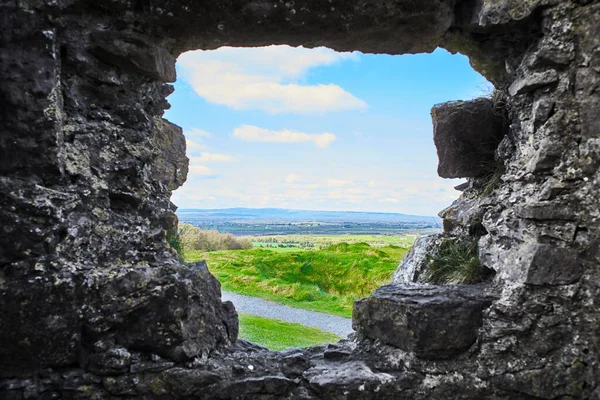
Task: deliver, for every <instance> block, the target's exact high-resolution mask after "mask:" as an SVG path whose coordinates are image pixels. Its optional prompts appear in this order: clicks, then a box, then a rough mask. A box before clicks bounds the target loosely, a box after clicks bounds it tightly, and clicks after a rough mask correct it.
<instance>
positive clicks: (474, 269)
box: [421, 239, 490, 284]
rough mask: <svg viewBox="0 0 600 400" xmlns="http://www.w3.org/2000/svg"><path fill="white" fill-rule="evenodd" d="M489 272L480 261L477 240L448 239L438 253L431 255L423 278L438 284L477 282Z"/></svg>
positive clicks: (424, 280)
mask: <svg viewBox="0 0 600 400" xmlns="http://www.w3.org/2000/svg"><path fill="white" fill-rule="evenodd" d="M489 272H490V271H489V270H488V269H487V268H485V267H483V266H482V265H481V264H480V263H479V255H478V254H477V242H472V241H466V240H463V241H458V240H453V239H447V240H445V241H444V242H443V243H442V244H441V246H440V248H439V250H438V251H437V253H436V254H435V255H431V256H430V260H429V266H428V267H427V269H425V271H423V274H422V275H421V280H422V281H423V282H428V283H437V284H459V283H477V282H481V281H483V280H484V279H485V278H486V276H487V275H488V274H489Z"/></svg>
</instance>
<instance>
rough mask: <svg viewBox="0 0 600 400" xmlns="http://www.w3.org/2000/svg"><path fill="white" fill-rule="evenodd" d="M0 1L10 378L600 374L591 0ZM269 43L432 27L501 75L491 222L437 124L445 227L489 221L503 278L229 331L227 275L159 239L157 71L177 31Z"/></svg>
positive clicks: (151, 386) (161, 393) (395, 389)
mask: <svg viewBox="0 0 600 400" xmlns="http://www.w3.org/2000/svg"><path fill="white" fill-rule="evenodd" d="M0 10H2V11H1V12H0V26H2V29H0V81H1V82H2V84H1V85H0V99H1V101H0V160H1V162H0V205H1V206H0V230H1V232H0V233H1V234H2V238H4V239H5V240H3V241H1V244H0V343H1V345H0V398H2V399H4V398H6V399H19V400H22V399H25V398H36V399H50V398H65V399H81V400H84V399H85V400H90V399H98V400H100V399H102V400H104V399H110V398H114V397H122V398H130V399H136V398H139V399H153V398H160V399H178V398H183V399H186V398H187V399H189V398H203V399H219V398H221V399H232V398H233V399H235V398H239V399H252V400H253V399H260V400H267V399H269V400H275V399H306V400H309V399H310V400H315V399H332V400H338V399H340V400H341V399H372V398H377V399H390V400H391V399H398V398H407V399H416V400H424V399H449V398H460V399H484V398H485V399H507V398H582V399H583V398H598V397H599V394H598V387H600V381H599V379H600V377H599V375H598V373H597V371H598V370H600V361H599V360H600V355H599V351H600V350H599V346H598V337H600V327H599V325H598V321H599V320H600V311H599V308H598V301H597V299H598V298H600V284H599V283H598V282H600V279H599V278H598V275H599V269H598V265H600V251H599V249H600V239H599V238H600V228H599V227H600V217H599V215H600V211H599V207H600V206H599V203H598V186H599V185H600V172H599V171H600V156H599V154H600V146H599V143H600V142H599V141H598V139H597V136H598V132H599V131H600V125H599V124H600V122H599V121H600V119H599V118H598V115H600V110H599V107H600V101H599V97H600V94H599V91H598V85H599V83H600V74H598V71H600V51H599V50H598V49H600V43H599V41H598V40H599V39H598V38H599V37H600V32H599V30H600V22H599V21H600V7H599V5H598V2H597V1H588V0H578V1H558V0H531V1H530V0H528V1H513V0H477V1H458V2H457V1H454V0H426V1H423V0H398V1H393V2H390V1H385V2H377V1H356V0H349V1H338V0H332V1H330V2H324V1H321V0H295V1H284V2H281V1H279V2H278V1H271V0H265V1H235V2H223V1H218V0H206V1H202V2H198V1H191V0H181V1H178V2H173V1H165V0H153V1H152V2H148V1H137V2H133V1H112V0H97V1H94V2H85V1H81V0H55V1H42V0H28V1H6V0H5V1H1V0H0ZM283 43H285V44H289V45H293V46H298V45H302V46H305V47H309V48H310V47H316V46H327V47H329V48H332V49H336V50H359V51H363V52H366V53H388V54H400V53H413V52H415V53H417V52H428V51H432V50H434V49H435V48H436V47H443V48H446V49H448V50H449V51H451V52H460V53H462V54H465V55H467V56H468V57H469V61H470V62H471V65H472V66H473V68H475V69H476V70H477V71H479V72H481V73H482V74H483V75H484V77H485V78H486V79H488V80H489V81H490V82H492V83H493V84H494V85H495V87H496V88H497V89H498V91H497V92H496V95H495V96H494V97H495V98H496V101H497V105H502V109H505V110H506V112H505V113H503V115H502V118H503V120H504V121H505V122H506V125H507V127H508V129H507V130H506V131H507V134H506V135H505V136H504V138H503V139H502V140H501V142H500V145H498V147H497V148H496V149H493V148H492V147H493V146H491V145H490V147H489V148H487V147H486V150H485V151H484V152H480V151H477V152H475V153H476V154H478V157H481V160H484V161H485V165H486V167H487V166H489V165H491V162H492V161H494V162H499V163H501V165H502V166H504V167H505V171H504V173H503V175H502V180H501V181H500V182H499V184H498V187H497V188H496V189H495V190H493V191H492V193H490V194H488V195H486V196H485V197H484V198H481V199H480V200H481V201H480V202H479V203H480V206H481V212H482V225H483V227H484V228H485V232H487V233H485V232H483V231H481V232H479V233H476V232H474V231H471V229H468V227H469V226H471V224H470V222H469V221H476V220H477V218H478V217H479V211H478V212H477V213H474V214H473V215H474V216H475V215H476V216H477V218H470V217H468V218H467V217H466V216H467V214H469V213H468V212H467V211H468V209H469V207H468V206H467V205H468V204H469V203H470V202H473V203H476V202H477V201H475V200H476V199H478V198H480V193H479V192H478V190H479V189H478V188H479V187H480V184H481V182H482V181H483V178H484V176H485V175H487V172H486V173H483V172H482V171H480V170H477V171H474V170H473V168H474V167H478V166H480V165H479V163H480V161H481V160H480V159H474V158H473V157H471V159H468V158H467V157H465V152H464V151H459V150H460V149H458V148H457V147H453V146H454V145H453V144H452V143H451V141H450V139H451V138H453V137H455V136H457V135H458V136H460V135H461V134H462V133H461V132H457V131H456V130H454V131H453V130H451V129H450V130H448V131H447V133H448V136H447V137H446V139H448V140H447V141H446V143H445V147H443V148H445V149H454V150H452V151H455V153H454V155H455V156H456V163H457V164H456V165H461V166H462V165H466V167H469V168H470V169H469V170H468V171H467V173H468V175H465V176H467V177H468V178H469V182H468V184H467V185H466V187H464V188H463V192H462V194H461V196H462V197H463V199H464V201H461V202H459V203H460V204H456V205H455V207H454V208H452V210H453V211H452V212H455V213H456V214H457V215H459V214H460V215H462V214H465V218H463V217H462V216H461V217H454V216H449V217H448V221H450V222H451V226H447V227H446V228H447V229H449V230H451V231H452V232H453V233H454V234H456V235H459V236H460V238H461V239H469V240H471V239H474V238H476V237H478V236H479V235H480V234H483V236H481V237H480V238H479V250H480V258H481V260H482V262H484V264H485V265H486V266H488V267H489V268H492V269H494V270H495V271H497V275H496V277H495V282H494V283H495V285H496V286H497V288H498V293H499V296H500V297H499V298H498V299H497V300H493V299H492V300H490V303H491V304H490V305H489V307H487V308H486V309H485V310H484V311H482V312H478V311H477V309H478V307H477V306H476V305H477V304H481V303H482V302H483V303H485V302H486V301H487V300H485V299H483V300H481V301H480V300H478V299H479V298H478V297H476V298H475V299H472V298H470V297H468V296H467V295H466V294H465V293H464V292H465V291H466V290H467V289H463V288H461V287H458V288H433V289H431V290H433V291H434V292H435V291H438V295H435V296H433V297H436V298H439V299H440V304H441V305H440V307H439V309H438V308H436V307H437V306H434V304H435V302H434V301H433V300H432V299H431V298H430V297H427V296H425V295H414V296H413V295H411V296H409V295H407V294H403V295H399V294H397V295H394V296H392V295H389V296H387V297H386V296H385V295H384V294H385V293H384V292H385V290H386V289H383V290H382V292H381V293H383V294H381V293H380V294H378V295H375V296H374V297H373V298H371V299H367V300H363V301H361V302H360V303H359V305H358V306H357V308H358V309H359V311H360V310H362V311H360V312H359V314H358V315H359V317H360V318H359V319H358V320H357V321H355V322H356V323H358V324H359V325H361V327H362V328H361V329H362V333H360V334H355V335H352V337H351V338H350V339H349V340H345V341H342V342H340V343H338V344H336V345H335V346H316V347H312V348H307V349H297V350H293V351H290V352H282V353H279V352H270V351H267V350H266V349H264V348H260V347H258V346H252V345H249V344H248V343H239V344H234V343H233V342H234V341H235V338H236V337H237V329H238V325H237V319H236V316H235V312H234V310H233V308H232V306H231V304H228V303H226V304H223V303H222V302H221V300H220V296H219V289H218V284H217V282H216V281H215V280H214V278H212V277H211V276H210V274H208V273H207V271H205V270H204V269H203V267H202V266H201V265H192V266H185V265H183V264H182V263H181V262H180V261H179V260H178V259H177V258H176V255H175V254H174V251H173V250H172V249H171V248H170V247H169V246H168V244H167V241H166V238H165V232H166V231H167V230H172V229H173V228H174V227H175V226H176V223H177V219H176V216H175V215H174V210H175V209H176V206H175V205H173V204H172V203H171V202H170V197H171V193H172V191H173V190H174V189H175V188H177V186H178V185H181V184H182V183H183V182H184V181H185V178H186V176H185V175H186V168H187V162H188V161H187V160H186V158H185V154H184V153H185V148H184V138H183V137H182V132H181V130H180V129H179V128H177V127H176V126H174V125H172V124H170V123H168V122H166V121H164V120H163V119H162V116H163V113H164V110H165V109H167V108H169V104H168V102H167V100H166V97H167V96H168V95H169V94H170V93H172V91H173V87H171V86H169V85H167V84H165V81H171V80H173V79H174V77H175V76H174V72H175V70H174V60H175V58H176V57H177V56H179V55H180V54H181V53H182V52H183V51H187V50H196V49H205V50H207V49H213V48H218V47H221V46H225V45H229V46H264V45H271V44H283ZM453 84H454V83H453ZM507 88H510V90H509V93H508V94H504V95H501V96H497V94H498V93H500V94H502V93H504V92H506V91H507ZM517 93H518V94H527V95H523V96H520V95H516V96H513V94H517ZM498 97H499V98H498ZM465 104H473V103H464V104H463V106H465ZM550 104H552V106H549V105H550ZM465 107H466V106H465ZM456 108H460V107H459V106H456ZM463 108H464V107H463ZM462 115H463V117H462V119H464V121H459V122H465V123H467V122H469V123H471V122H473V121H469V120H468V116H469V115H467V114H462ZM459 119H460V118H459ZM473 119H474V120H475V121H474V122H473V124H472V126H476V125H477V124H483V125H484V128H485V130H480V131H481V132H484V131H486V132H487V129H488V128H489V127H490V126H491V125H489V124H488V125H485V122H484V121H482V114H481V113H478V115H475V116H473ZM449 126H454V127H457V126H460V125H449ZM461 129H462V128H461ZM481 132H479V133H477V135H474V136H472V137H470V139H469V140H471V139H475V140H477V139H480V138H481V135H480V133H481ZM453 135H454V136H453ZM387 150H388V151H394V149H387ZM478 150H480V149H478ZM484 153H485V155H484ZM461 157H462V158H461ZM463 161H464V162H465V163H464V164H463ZM499 165H500V164H499ZM466 167H465V168H466ZM463 172H464V171H463ZM474 172H476V173H477V174H480V173H482V174H483V175H477V177H473V176H472V175H474ZM460 175H462V173H461V174H460ZM461 204H464V205H461ZM463 207H464V208H463ZM560 207H562V208H564V211H563V210H560V209H559V208H560ZM473 210H475V208H473ZM446 233H448V232H446ZM422 245H424V244H423V243H421V242H419V243H417V244H416V247H415V250H414V251H413V255H412V256H411V257H413V258H419V257H415V254H418V253H420V252H421V253H422V249H420V248H421V246H422ZM420 259H425V258H423V257H421V258H420ZM412 271H413V272H414V270H412ZM408 275H410V276H409V277H408V278H407V279H405V278H402V279H403V280H404V279H405V280H407V281H413V280H414V279H415V274H413V273H412V272H411V273H409V274H408ZM471 289H472V290H476V288H471ZM407 290H408V289H407ZM420 290H424V289H420ZM439 291H444V292H443V293H439ZM445 291H448V293H446V292H445ZM451 292H455V293H462V294H463V295H464V298H463V297H461V296H458V295H457V294H451ZM410 293H413V294H414V292H410ZM419 296H421V297H419ZM378 297H380V298H379V299H378ZM415 298H417V299H420V300H419V301H415ZM442 300H443V301H442ZM448 304H453V306H452V307H451V308H450V306H448ZM486 304H487V303H486ZM442 305H446V306H448V308H444V306H442ZM421 306H422V307H421ZM361 307H362V309H361ZM471 307H472V308H471ZM471 309H472V310H473V313H472V314H469V311H468V310H471ZM365 310H368V312H366V311H365ZM426 310H429V311H428V312H426ZM436 310H438V311H439V310H443V311H442V312H441V314H443V316H444V317H443V318H442V317H438V316H439V315H440V313H439V312H438V311H436ZM399 311H400V312H399ZM417 311H418V312H417ZM402 313H404V314H402ZM406 313H408V314H407V315H408V316H409V317H408V319H407V320H408V321H415V322H414V324H415V326H416V327H423V326H424V325H425V324H426V323H428V321H429V323H430V326H431V328H430V329H429V330H428V332H429V333H430V334H431V335H432V336H431V337H432V338H433V339H435V340H436V343H433V342H432V339H431V337H430V336H427V335H425V334H420V337H422V338H424V339H423V341H421V342H419V343H417V344H415V347H411V346H409V345H407V346H405V347H406V348H408V349H409V350H403V349H401V348H398V347H395V345H390V344H389V343H397V342H402V343H409V344H410V343H413V344H414V342H411V340H413V339H414V338H412V337H408V338H406V336H407V335H408V333H409V331H407V330H400V331H394V330H392V329H389V326H390V325H391V324H397V325H398V326H403V325H402V324H401V323H399V321H400V320H401V319H402V318H403V317H402V316H403V315H405V314H406ZM419 313H421V314H419ZM420 315H423V317H422V318H421V317H420V318H418V319H417V318H416V317H417V316H420ZM453 315H458V317H456V318H454V319H452V316H453ZM469 315H470V316H469ZM480 318H481V319H480ZM457 321H458V322H460V323H456V322H457ZM479 321H480V322H481V325H480V327H479V328H478V329H477V328H476V327H477V326H479V325H478V322H479ZM400 322H401V321H400ZM395 326H396V325H395ZM451 330H455V331H453V332H458V333H457V334H452V335H450V334H447V335H444V334H443V333H444V332H450V331H451ZM418 332H422V331H418ZM473 332H476V333H475V334H474V333H473ZM403 337H404V338H406V339H407V340H406V341H402V340H400V338H403ZM474 338H476V339H474ZM473 340H475V343H474V345H471V347H468V346H469V344H470V343H472V341H473ZM438 347H439V349H440V350H439V351H437V350H436V351H433V350H435V349H437V348H438ZM411 348H414V349H416V352H411V350H410V349H411ZM467 348H468V350H465V349H467ZM112 349H120V350H119V351H120V352H121V351H123V349H124V351H123V353H122V355H123V356H122V357H121V356H119V355H118V354H112V353H111V352H112V351H114V350H112ZM465 351H466V352H465ZM125 352H126V353H127V354H129V355H130V357H127V356H126V355H125V354H126V353H125ZM461 352H465V353H464V354H460V353H461ZM431 353H433V355H432V354H431ZM449 353H451V354H449ZM157 354H160V356H161V357H158V358H157V356H156V355H157ZM423 354H425V355H426V356H429V355H431V356H439V355H440V354H446V355H447V356H448V357H450V358H446V359H443V360H430V359H429V358H427V357H423ZM150 364H152V365H150ZM94 368H98V371H100V372H102V373H103V374H110V375H103V376H99V375H98V374H93V373H91V372H90V369H94ZM136 370H137V371H140V370H144V372H140V373H135V371H136ZM132 371H134V372H132ZM309 371H310V372H309ZM109 390H110V392H109Z"/></svg>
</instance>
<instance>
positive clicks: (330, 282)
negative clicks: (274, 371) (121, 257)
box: [184, 236, 413, 317]
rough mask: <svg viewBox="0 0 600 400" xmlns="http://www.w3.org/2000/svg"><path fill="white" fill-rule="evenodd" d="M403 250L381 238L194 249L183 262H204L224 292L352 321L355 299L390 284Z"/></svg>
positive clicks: (316, 239) (409, 240)
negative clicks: (310, 246) (311, 246)
mask: <svg viewBox="0 0 600 400" xmlns="http://www.w3.org/2000/svg"><path fill="white" fill-rule="evenodd" d="M321 238H325V237H321ZM335 238H336V239H337V237H335ZM378 238H380V239H381V238H382V237H380V236H378ZM396 238H397V237H396ZM311 239H313V240H315V241H314V242H313V243H315V246H316V244H318V243H320V242H319V238H314V237H311ZM345 239H347V238H345V237H344V240H345ZM354 239H356V240H358V238H354ZM412 239H413V238H409V239H408V240H407V242H408V243H412ZM327 240H334V239H332V237H327ZM390 240H391V239H390ZM408 247H409V244H406V245H405V246H402V247H400V246H394V245H390V244H385V242H384V241H383V239H382V243H381V247H379V246H378V247H375V246H371V245H369V244H368V243H363V242H358V243H352V244H348V243H344V242H342V243H337V244H333V245H330V246H328V247H324V248H321V249H319V250H302V249H295V250H294V249H292V248H285V249H286V250H285V251H283V252H282V251H272V250H271V249H269V250H267V249H260V248H255V249H252V250H226V251H215V252H204V253H203V252H201V251H194V252H187V253H185V254H184V258H185V260H186V261H188V262H193V261H200V260H206V262H207V264H208V268H209V270H210V271H211V272H212V273H213V275H215V276H216V277H217V278H218V279H219V281H220V282H221V285H222V287H223V289H224V290H227V291H231V292H236V293H240V294H245V295H248V296H256V297H262V298H265V299H268V300H272V301H276V302H278V303H281V304H285V305H289V306H292V307H297V308H304V309H308V310H314V311H321V312H326V313H330V314H335V315H340V316H343V317H351V316H352V306H353V303H354V300H356V299H359V298H362V297H365V296H368V295H369V294H371V293H372V292H373V291H374V290H375V289H376V288H377V287H379V286H381V285H383V284H386V283H388V282H390V280H391V277H392V274H393V272H394V271H395V269H396V267H397V266H398V263H399V262H400V260H401V259H402V258H403V257H404V255H405V254H406V253H407V251H408ZM291 250H293V251H291Z"/></svg>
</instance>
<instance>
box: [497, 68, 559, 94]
mask: <svg viewBox="0 0 600 400" xmlns="http://www.w3.org/2000/svg"><path fill="white" fill-rule="evenodd" d="M557 81H558V72H556V71H555V70H553V69H551V70H548V71H545V72H534V73H531V74H527V75H525V76H522V77H521V78H519V79H517V80H515V81H514V82H513V83H512V85H510V87H509V88H508V92H509V93H510V95H511V96H516V95H519V94H524V93H529V92H532V91H534V90H535V89H538V88H540V87H542V86H546V85H551V84H553V83H556V82H557Z"/></svg>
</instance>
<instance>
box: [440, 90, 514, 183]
mask: <svg viewBox="0 0 600 400" xmlns="http://www.w3.org/2000/svg"><path fill="white" fill-rule="evenodd" d="M431 117H432V119H433V142H434V143H435V147H436V148H437V154H438V158H439V164H438V175H439V176H441V177H442V178H466V177H471V178H473V177H478V176H482V175H485V174H486V173H489V171H490V170H491V169H493V168H494V166H495V161H494V151H495V150H496V148H497V147H498V144H500V141H501V140H502V138H503V137H504V135H505V134H506V121H505V119H504V116H503V115H502V112H501V111H499V110H498V109H497V107H496V106H495V105H494V102H493V101H492V100H490V99H484V98H481V99H476V100H472V101H468V102H463V101H454V102H449V103H444V104H438V105H436V106H434V107H433V109H432V110H431Z"/></svg>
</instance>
